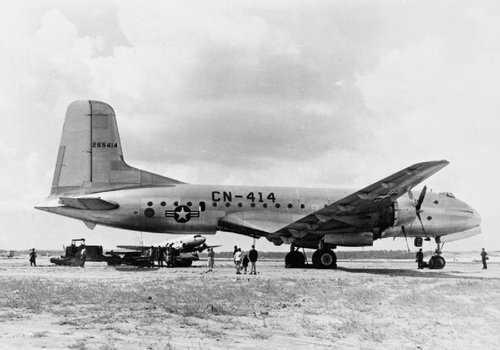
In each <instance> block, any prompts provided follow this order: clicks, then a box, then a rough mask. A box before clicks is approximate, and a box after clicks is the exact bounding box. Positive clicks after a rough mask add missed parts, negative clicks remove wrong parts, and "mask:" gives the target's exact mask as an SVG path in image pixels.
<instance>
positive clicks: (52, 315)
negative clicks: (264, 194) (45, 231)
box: [0, 257, 500, 349]
mask: <svg viewBox="0 0 500 350" xmlns="http://www.w3.org/2000/svg"><path fill="white" fill-rule="evenodd" d="M38 265H39V266H38V267H36V268H34V267H33V268H30V267H29V263H28V258H27V257H26V258H24V257H18V258H14V259H7V258H2V259H0V349H42V348H43V349H228V348H232V349H254V348H261V349H264V348H265V349H267V348H273V349H291V348H297V349H323V348H325V349H326V348H332V347H333V348H336V349H431V348H439V349H494V348H497V349H498V348H499V347H500V332H499V330H500V263H497V262H495V263H490V264H489V268H488V270H482V269H481V264H480V263H477V262H458V261H448V262H447V266H446V268H445V269H444V270H441V271H436V270H434V271H433V270H417V269H416V264H415V263H414V262H413V261H409V260H406V261H405V260H403V261H401V260H393V261H386V260H373V261H366V260H365V261H342V260H340V261H339V269H338V270H314V269H284V268H283V263H282V262H279V261H268V262H260V263H259V265H258V270H259V274H258V275H257V276H253V275H236V274H235V270H234V267H233V265H232V263H231V262H229V261H217V260H216V268H215V271H214V272H213V273H206V268H205V266H204V263H203V262H198V263H197V264H196V265H197V266H194V267H192V268H173V269H168V268H162V269H140V268H139V269H138V268H128V267H118V268H115V267H108V266H107V265H106V264H104V263H87V265H86V267H85V268H71V267H60V266H54V265H52V264H50V263H49V261H48V258H39V259H38Z"/></svg>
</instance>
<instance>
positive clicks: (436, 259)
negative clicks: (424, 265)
mask: <svg viewBox="0 0 500 350" xmlns="http://www.w3.org/2000/svg"><path fill="white" fill-rule="evenodd" d="M445 265H446V260H444V258H443V257H442V256H440V255H434V256H431V258H430V259H429V269H433V270H441V269H442V268H443V267H444V266H445Z"/></svg>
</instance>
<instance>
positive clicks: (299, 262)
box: [285, 251, 306, 268]
mask: <svg viewBox="0 0 500 350" xmlns="http://www.w3.org/2000/svg"><path fill="white" fill-rule="evenodd" d="M305 263H306V258H305V257H304V254H302V253H301V252H299V251H294V252H290V253H288V254H287V255H286V256H285V267H287V268H300V267H304V265H305Z"/></svg>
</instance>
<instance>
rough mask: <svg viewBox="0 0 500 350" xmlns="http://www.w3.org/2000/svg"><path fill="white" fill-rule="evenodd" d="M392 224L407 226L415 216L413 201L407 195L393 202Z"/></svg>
mask: <svg viewBox="0 0 500 350" xmlns="http://www.w3.org/2000/svg"><path fill="white" fill-rule="evenodd" d="M393 205H394V224H393V226H396V227H400V226H409V225H411V224H412V223H413V221H415V219H416V218H417V211H416V209H415V202H413V200H412V199H410V198H408V197H399V198H398V199H397V200H396V201H395V202H394V203H393Z"/></svg>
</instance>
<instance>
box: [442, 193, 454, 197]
mask: <svg viewBox="0 0 500 350" xmlns="http://www.w3.org/2000/svg"><path fill="white" fill-rule="evenodd" d="M440 195H443V196H446V197H450V198H455V196H454V195H453V193H450V192H441V193H440Z"/></svg>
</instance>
